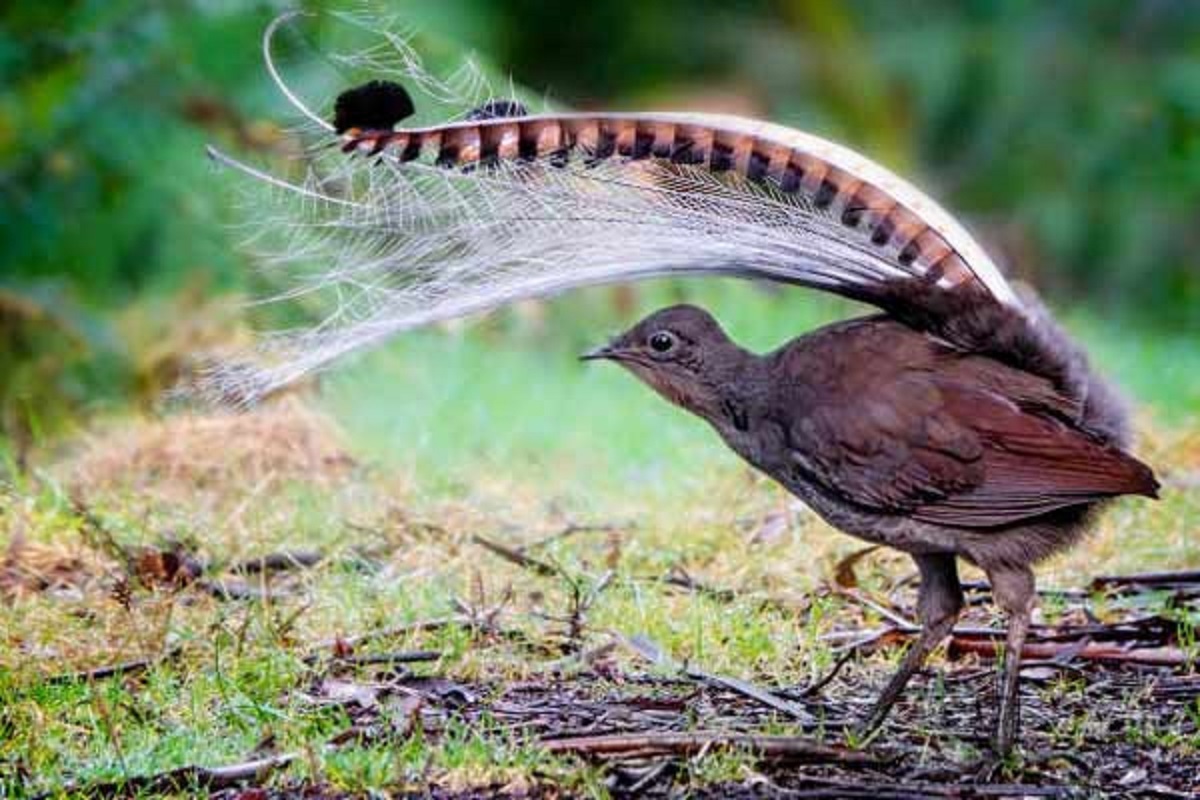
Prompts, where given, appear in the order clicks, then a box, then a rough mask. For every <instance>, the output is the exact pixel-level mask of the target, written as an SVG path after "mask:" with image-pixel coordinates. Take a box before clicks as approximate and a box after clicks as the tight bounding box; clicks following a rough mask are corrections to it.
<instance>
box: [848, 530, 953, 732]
mask: <svg viewBox="0 0 1200 800" xmlns="http://www.w3.org/2000/svg"><path fill="white" fill-rule="evenodd" d="M913 560H914V561H916V562H917V569H918V570H919V571H920V573H921V587H920V589H919V590H918V594H917V614H918V616H919V617H920V620H921V633H920V635H919V636H918V637H917V640H916V641H915V642H913V645H912V647H910V648H909V649H908V652H907V653H905V654H904V661H902V662H901V664H900V668H899V669H897V670H896V672H895V674H894V675H892V677H891V680H889V681H888V683H887V686H885V687H884V689H883V692H881V693H880V695H879V699H878V700H876V701H875V705H874V706H873V707H872V708H871V713H870V714H868V715H867V717H866V718H865V719H864V720H863V721H862V723H860V724H859V726H858V733H859V734H860V735H866V734H869V733H870V732H871V731H873V730H875V729H876V728H878V727H879V725H880V724H881V723H882V722H883V721H884V719H886V718H887V715H888V712H889V711H891V709H892V706H893V705H894V704H895V702H896V700H897V699H898V698H899V697H900V694H901V692H903V691H904V687H905V686H906V685H907V684H908V681H909V679H910V678H912V676H913V673H915V672H916V671H917V670H918V669H920V668H921V665H922V664H924V663H925V658H926V656H928V655H929V652H930V651H931V650H933V648H935V647H937V645H938V642H940V641H941V640H942V639H944V638H945V637H946V635H947V634H948V633H950V631H951V629H952V628H953V627H954V621H955V620H957V619H958V613H959V611H961V610H962V606H963V592H962V586H961V585H959V582H958V570H957V568H956V567H955V564H954V556H952V555H949V554H946V553H934V554H928V555H914V556H913Z"/></svg>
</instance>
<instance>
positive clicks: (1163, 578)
mask: <svg viewBox="0 0 1200 800" xmlns="http://www.w3.org/2000/svg"><path fill="white" fill-rule="evenodd" d="M1196 585H1200V569H1185V570H1177V571H1174V572H1135V573H1132V574H1130V575H1097V576H1096V577H1095V578H1092V589H1093V590H1098V589H1106V588H1110V587H1127V586H1154V587H1158V588H1168V587H1176V586H1178V587H1183V586H1196Z"/></svg>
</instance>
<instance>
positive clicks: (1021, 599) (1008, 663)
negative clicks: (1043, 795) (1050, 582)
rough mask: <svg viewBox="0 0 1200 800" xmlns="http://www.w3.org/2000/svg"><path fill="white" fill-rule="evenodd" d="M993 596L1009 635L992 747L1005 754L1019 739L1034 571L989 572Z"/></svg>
mask: <svg viewBox="0 0 1200 800" xmlns="http://www.w3.org/2000/svg"><path fill="white" fill-rule="evenodd" d="M988 579H989V580H990V581H991V584H992V596H993V597H995V599H996V603H997V605H999V606H1000V607H1001V608H1003V609H1004V611H1005V613H1007V614H1008V636H1007V638H1006V639H1005V643H1004V668H1003V672H1002V673H1001V677H1000V708H999V710H998V712H997V714H996V730H995V734H994V735H993V737H992V747H993V748H995V750H996V752H997V753H998V754H999V755H1002V756H1005V755H1008V753H1009V752H1010V751H1011V750H1012V748H1013V744H1015V743H1016V741H1017V728H1018V726H1019V721H1020V716H1021V698H1020V694H1019V691H1018V688H1019V687H1018V680H1019V678H1020V675H1021V650H1022V649H1024V647H1025V636H1026V634H1028V633H1029V618H1030V615H1031V614H1032V613H1033V603H1034V600H1035V598H1036V593H1035V591H1034V579H1033V572H1032V570H1030V569H1029V568H1028V567H1024V568H1015V569H1014V568H1006V569H1004V570H992V571H989V572H988Z"/></svg>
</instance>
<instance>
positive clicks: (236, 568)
mask: <svg viewBox="0 0 1200 800" xmlns="http://www.w3.org/2000/svg"><path fill="white" fill-rule="evenodd" d="M324 559H325V554H324V553H322V552H320V551H317V550H285V551H283V552H280V553H268V554H267V555H265V556H259V557H258V558H251V559H247V560H246V561H241V562H238V563H237V564H234V565H233V566H231V567H230V568H229V571H230V572H235V573H238V574H242V575H257V574H260V573H263V572H284V571H286V570H290V569H307V568H309V567H315V566H316V565H317V564H320V563H321V561H323V560H324Z"/></svg>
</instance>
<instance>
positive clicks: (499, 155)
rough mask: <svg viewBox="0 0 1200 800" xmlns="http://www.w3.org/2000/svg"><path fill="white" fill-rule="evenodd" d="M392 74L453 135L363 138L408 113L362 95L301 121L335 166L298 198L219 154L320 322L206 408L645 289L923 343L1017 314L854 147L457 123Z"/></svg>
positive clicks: (300, 189)
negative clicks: (505, 311)
mask: <svg viewBox="0 0 1200 800" xmlns="http://www.w3.org/2000/svg"><path fill="white" fill-rule="evenodd" d="M404 63H405V65H406V70H405V83H406V86H407V87H408V88H409V89H411V90H412V91H413V93H414V95H416V103H415V106H416V108H417V110H418V113H424V114H425V115H426V116H425V119H426V120H428V119H429V117H428V115H429V112H430V109H432V110H433V111H434V112H437V111H439V110H442V109H444V110H445V116H444V117H443V119H445V120H447V121H444V122H441V123H435V124H428V125H422V126H419V127H407V128H406V127H401V128H398V129H396V130H391V129H388V130H366V129H363V128H360V127H357V126H356V118H357V117H359V116H361V119H362V124H363V125H367V124H376V125H378V124H380V121H381V120H382V121H390V119H391V116H392V115H389V113H385V112H386V111H387V110H386V109H384V110H383V111H380V110H378V109H374V108H372V106H371V104H372V102H373V98H378V102H380V103H387V104H391V105H393V106H395V107H396V108H397V109H398V110H397V111H396V114H395V116H400V115H402V114H403V113H406V112H407V111H408V110H409V109H410V107H411V106H409V105H407V104H404V103H397V102H396V92H395V91H394V89H391V88H389V89H388V90H387V91H383V90H376V89H373V88H371V87H372V86H374V84H372V85H368V86H366V87H361V88H360V90H356V92H355V93H354V94H353V95H350V96H348V97H346V96H344V97H345V102H343V103H341V104H340V105H339V108H338V113H337V115H336V116H333V115H326V116H331V117H332V118H334V119H335V120H336V122H337V124H336V129H337V130H339V131H342V132H341V133H337V132H335V130H334V128H335V126H334V125H330V124H328V123H325V122H322V117H321V116H318V115H316V114H314V113H313V112H310V111H308V109H307V108H304V109H303V110H304V111H305V112H306V113H307V114H308V115H309V116H310V117H311V118H312V119H315V120H316V121H317V122H319V123H320V124H321V125H322V126H323V127H324V128H325V129H326V130H325V131H324V132H323V133H321V134H319V135H320V136H322V137H323V138H324V139H325V141H326V142H327V143H328V144H330V145H339V146H333V147H324V148H314V150H313V153H314V154H315V155H314V156H313V160H312V162H311V169H310V172H309V175H308V177H307V179H306V180H304V181H302V182H288V181H285V180H281V179H279V178H276V177H274V176H272V175H269V174H267V173H264V172H262V171H259V170H255V169H253V168H250V167H246V166H244V165H241V164H240V163H239V162H236V161H234V160H233V159H232V158H230V157H228V156H225V155H222V154H219V153H215V152H214V156H215V157H216V158H217V159H218V160H219V161H221V162H222V163H225V164H229V165H233V166H236V167H238V168H239V169H241V170H242V171H244V172H246V173H247V174H249V175H251V176H253V177H255V178H258V179H259V180H260V181H263V182H265V183H267V184H268V185H270V186H271V187H273V188H274V189H275V190H276V194H277V199H278V200H279V201H280V205H279V206H277V208H278V211H279V213H278V214H276V215H271V214H269V213H267V210H266V209H267V207H268V206H267V205H266V204H259V205H258V206H257V207H256V208H255V210H254V218H255V219H256V220H257V221H258V222H259V223H261V227H262V228H263V229H264V233H263V236H262V237H261V238H260V239H259V240H258V242H257V243H258V244H259V245H260V248H264V249H267V250H268V251H270V250H271V249H272V247H271V245H272V243H273V244H274V246H275V247H274V252H273V253H269V254H268V255H269V257H268V258H267V259H265V260H264V263H265V264H266V266H267V267H268V268H269V269H270V270H272V271H273V272H274V273H275V275H276V280H278V281H279V282H280V283H282V284H283V285H284V286H285V287H286V288H285V290H284V291H283V292H282V293H281V294H280V297H282V298H289V299H296V300H302V301H303V302H306V303H308V304H309V307H310V308H313V309H316V310H317V313H320V314H323V315H324V320H323V321H322V322H321V324H319V325H317V326H315V327H314V328H312V329H310V330H302V331H299V332H296V333H294V334H292V335H289V336H286V337H283V338H281V339H279V340H278V342H277V344H278V345H279V346H278V347H277V348H276V349H275V351H274V358H273V360H268V361H267V362H266V363H259V364H256V365H253V367H247V366H245V365H243V366H241V367H239V368H236V369H227V370H225V371H223V372H219V373H218V374H217V375H216V376H215V378H214V382H215V384H216V386H215V388H216V389H217V390H218V391H222V392H229V393H232V394H234V395H240V396H242V397H246V398H251V399H252V398H254V397H257V396H260V395H261V394H263V393H265V392H267V391H270V390H272V389H274V388H276V387H278V386H280V385H283V384H285V383H288V382H290V381H292V380H294V379H296V378H297V377H299V376H301V375H303V374H305V373H306V372H308V371H310V370H313V369H317V368H320V367H322V366H323V365H325V364H327V363H328V362H330V361H332V360H333V359H336V358H338V357H339V356H341V355H343V354H344V353H347V352H349V351H352V350H356V349H358V348H361V347H363V346H366V345H370V344H373V343H376V342H378V341H380V340H381V339H383V338H386V337H388V336H390V335H392V334H395V333H396V332H398V331H402V330H405V329H408V328H412V327H415V326H419V325H424V324H427V323H431V322H435V321H440V320H445V319H449V318H453V317H459V316H463V315H467V314H474V313H478V312H481V311H487V310H490V309H493V308H496V307H498V306H500V305H503V304H506V303H510V302H512V301H515V300H520V299H523V298H529V297H536V296H544V295H549V294H553V293H557V292H562V291H565V290H568V289H572V288H575V287H580V286H585V285H591V284H602V283H613V282H621V281H629V280H636V279H642V278H649V277H661V276H673V275H734V276H740V277H750V278H758V279H767V280H773V281H781V282H785V283H792V284H800V285H805V286H811V287H816V288H818V289H822V290H825V291H829V292H834V293H837V294H841V295H844V296H847V297H851V298H854V299H857V300H862V301H865V302H868V303H872V304H875V305H877V306H879V307H881V308H884V309H886V310H888V311H890V312H892V313H893V314H896V315H899V316H901V317H902V318H905V319H909V320H913V319H916V320H918V323H917V324H918V325H922V326H926V327H928V326H932V327H935V328H936V327H938V326H939V325H940V323H941V322H942V321H945V320H947V319H949V318H950V317H952V316H954V313H953V312H954V310H955V309H961V308H963V307H970V308H971V309H973V310H975V311H978V310H980V309H987V308H995V309H1004V310H1005V311H1009V310H1011V311H1012V312H1013V313H1016V314H1020V313H1021V309H1022V302H1021V301H1020V300H1018V298H1017V297H1016V296H1015V295H1014V293H1013V291H1012V289H1011V287H1010V286H1009V284H1008V283H1007V282H1006V281H1005V279H1004V278H1003V276H1002V275H1001V274H1000V271H999V270H998V269H997V268H996V266H995V264H993V262H992V261H991V259H990V258H988V256H987V254H986V253H985V252H984V251H983V249H982V248H981V247H980V246H979V244H978V243H977V242H976V241H975V239H973V238H972V237H971V235H970V234H969V233H967V231H966V230H965V229H964V228H963V227H962V226H961V225H960V224H959V223H957V222H956V221H955V220H954V219H953V218H952V217H951V216H950V215H949V214H948V213H947V212H946V211H945V210H944V209H942V207H941V206H939V205H938V204H937V203H936V202H934V201H933V200H932V199H931V198H930V197H928V196H927V195H925V194H924V193H923V192H921V191H920V190H918V189H917V188H915V187H914V186H912V185H911V184H909V183H908V182H906V181H904V180H903V179H901V178H900V177H898V176H896V175H895V174H893V173H892V172H890V171H889V170H887V169H886V168H884V167H883V166H881V165H879V164H877V163H875V162H874V161H871V160H870V159H868V158H866V157H865V156H863V155H861V154H859V153H856V152H854V151H852V150H850V149H848V148H846V147H843V146H841V145H838V144H835V143H833V142H829V141H826V140H824V139H821V138H819V137H817V136H813V135H811V134H808V133H804V132H801V131H798V130H795V129H792V128H788V127H784V126H782V125H775V124H771V123H766V122H761V121H757V120H750V119H744V118H740V117H733V116H723V115H711V114H698V113H676V112H664V113H620V112H612V113H609V112H595V113H566V114H526V113H525V109H524V107H523V106H521V105H520V104H519V103H516V102H509V101H503V102H498V101H490V102H489V101H484V102H481V104H480V106H478V107H477V108H475V109H470V108H468V107H453V106H454V104H453V103H448V102H447V96H448V95H449V94H450V93H449V92H447V91H442V90H441V89H440V88H438V87H437V85H436V84H435V83H434V82H433V81H432V79H431V78H430V76H428V75H427V74H426V73H424V72H422V71H421V70H420V66H419V62H416V61H415V54H411V53H406V54H405V62H404ZM273 74H274V72H273ZM430 86H434V89H430ZM285 91H287V90H286V88H285ZM287 94H288V97H289V99H292V100H295V95H294V94H293V93H291V92H290V91H287ZM351 101H352V102H351ZM322 309H323V310H322ZM943 333H944V335H946V336H948V337H950V338H953V336H954V329H953V326H950V327H949V328H947V330H946V331H944V332H943Z"/></svg>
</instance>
